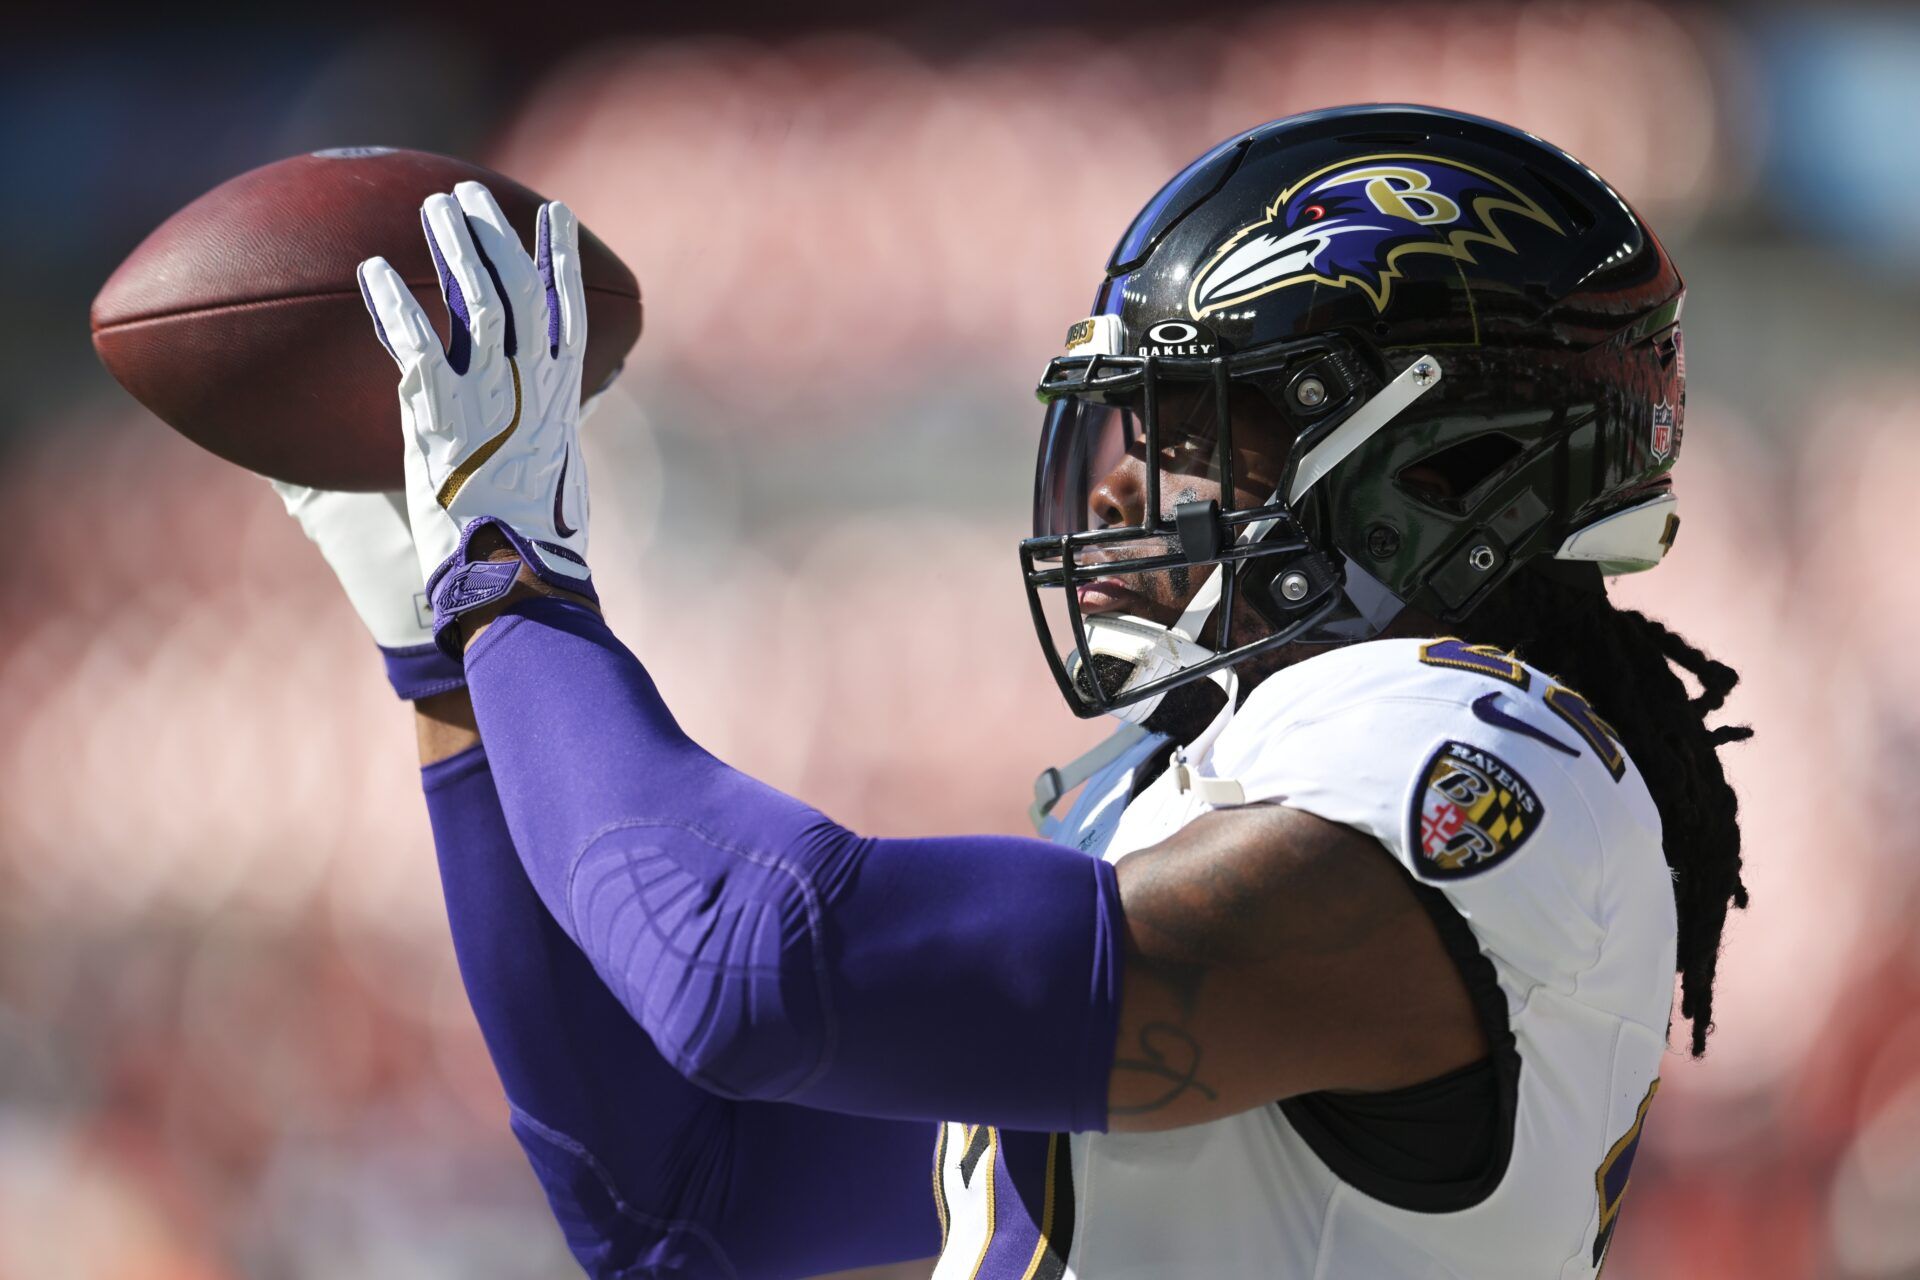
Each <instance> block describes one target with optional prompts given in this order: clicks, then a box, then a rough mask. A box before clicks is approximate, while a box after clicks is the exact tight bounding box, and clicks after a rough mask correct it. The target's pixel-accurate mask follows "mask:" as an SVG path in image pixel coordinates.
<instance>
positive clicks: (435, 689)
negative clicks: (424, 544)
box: [273, 480, 467, 701]
mask: <svg viewBox="0 0 1920 1280" xmlns="http://www.w3.org/2000/svg"><path fill="white" fill-rule="evenodd" d="M273 491H274V492H275V493H277V494H279V495H280V500H281V501H282V502H284V503H285V504H286V506H287V514H288V515H290V516H292V517H293V518H294V519H295V520H298V521H299V522H300V527H301V529H303V530H305V532H306V535H307V537H308V538H309V539H311V540H312V541H313V544H314V545H315V546H317V547H319V548H320V554H321V555H323V556H325V557H326V560H327V564H328V565H329V566H331V567H332V569H333V573H334V576H335V577H336V578H338V579H340V585H341V586H342V587H343V588H345V589H346V593H347V600H348V601H349V602H350V603H351V604H352V605H353V611H354V612H355V613H357V614H359V615H360V621H361V623H362V624H364V625H365V626H366V628H367V630H368V631H369V632H371V633H372V635H373V641H374V643H375V644H377V645H379V646H380V654H381V656H382V657H383V658H385V659H386V662H387V680H388V681H389V682H390V683H391V684H392V685H393V691H394V692H395V693H397V694H399V695H400V696H401V697H402V698H405V699H408V700H409V701H411V700H414V699H418V698H426V697H430V696H432V695H433V694H436V693H448V692H451V691H452V690H454V689H458V688H461V687H463V686H464V685H465V684H466V682H467V675H466V670H465V668H463V667H462V666H461V664H460V662H459V661H458V660H457V659H450V658H448V657H447V656H446V655H445V654H443V653H441V652H440V650H439V648H438V647H436V646H435V645H434V643H433V610H432V608H430V607H429V606H428V604H427V593H426V584H425V583H424V581H423V580H422V578H421V575H420V559H419V557H418V556H417V555H416V554H415V553H414V549H413V533H412V531H411V530H410V529H409V528H408V527H407V504H406V495H405V494H400V493H334V492H332V491H330V490H326V489H309V488H306V487H305V486H303V485H297V484H284V483H282V482H281V481H278V480H276V481H274V482H273Z"/></svg>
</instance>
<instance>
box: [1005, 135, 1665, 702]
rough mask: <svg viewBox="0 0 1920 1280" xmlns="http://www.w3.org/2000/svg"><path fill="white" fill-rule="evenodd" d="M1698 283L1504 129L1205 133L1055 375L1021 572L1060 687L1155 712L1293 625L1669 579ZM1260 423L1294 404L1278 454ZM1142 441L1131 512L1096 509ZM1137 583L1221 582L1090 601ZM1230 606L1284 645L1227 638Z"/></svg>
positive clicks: (1622, 205) (1448, 611) (1366, 623)
mask: <svg viewBox="0 0 1920 1280" xmlns="http://www.w3.org/2000/svg"><path fill="white" fill-rule="evenodd" d="M1683 295H1684V288H1683V286H1682V284H1681V282H1680V276H1679V274H1678V273H1677V272H1676V271H1675V270H1674V267H1673V263H1672V262H1671V261H1670V260H1669V259H1668V257H1667V254H1666V251H1665V250H1664V249H1662V248H1661V246H1660V242H1659V241H1658V240H1657V239H1655V237H1654V235H1653V232H1652V231H1651V230H1649V229H1648V228H1647V226H1646V224H1645V223H1644V222H1642V221H1641V219H1640V217H1639V216H1638V215H1637V214H1636V213H1634V211H1633V210H1632V209H1631V208H1630V207H1628V205H1627V203H1626V202H1625V201H1624V200H1622V199H1621V198H1620V197H1619V196H1618V195H1616V194H1615V193H1614V191H1613V189H1612V188H1611V187H1609V186H1608V185H1607V184H1606V183H1605V182H1604V181H1602V180H1601V179H1600V177H1599V176H1598V175H1597V174H1595V173H1594V172H1593V171H1592V170H1590V169H1588V168H1587V167H1586V166H1584V165H1582V164H1581V163H1580V162H1579V161H1577V160H1575V159H1573V158H1572V157H1571V156H1569V155H1567V154H1566V153H1565V152H1563V151H1561V150H1559V149H1558V148H1556V147H1553V146H1551V145H1549V144H1548V143H1545V142H1543V141H1541V140H1540V139H1538V138H1536V137H1533V136H1532V135H1531V134H1527V133H1523V132H1521V131H1520V130H1518V129H1513V128H1510V127H1508V126H1506V125H1503V124H1498V123H1496V122H1494V121H1491V120H1484V119H1480V118H1479V117H1476V116H1469V115H1462V114H1460V113H1458V112H1453V111H1442V110H1437V109H1434V108H1431V107H1415V106H1357V107H1340V108H1336V109H1333V110H1327V111H1316V112H1311V113H1308V114H1306V115H1299V116H1291V117H1288V118H1287V119H1284V120H1276V121H1274V122H1272V123H1271V124H1265V125H1262V126H1260V127H1259V128H1257V129H1253V130H1251V131H1249V132H1247V133H1243V134H1241V135H1239V136H1238V137H1235V138H1231V139H1229V140H1228V141H1226V142H1223V143H1221V144H1220V145H1219V146H1217V147H1215V148H1213V149H1212V150H1211V151H1209V152H1207V153H1206V154H1205V155H1203V156H1201V157H1200V158H1199V159H1198V160H1196V161H1194V162H1193V163H1192V164H1190V165H1188V166H1187V168H1186V169H1185V170H1183V171H1182V172H1181V173H1180V174H1179V175H1178V176H1176V177H1175V178H1174V179H1173V181H1171V182H1170V183H1168V184H1167V185H1166V187H1165V188H1163V189H1162V190H1161V191H1160V193H1159V194H1158V195H1156V196H1154V198H1153V199H1152V200H1151V201H1149V202H1148V204H1147V206H1146V208H1144V209H1142V210H1141V211H1140V214H1139V216H1138V217H1136V218H1135V219H1134V221H1133V225H1132V226H1131V227H1129V228H1128V229H1127V233H1126V235H1124V236H1123V237H1122V238H1121V240H1120V244H1119V247H1118V248H1117V249H1115V250H1114V253H1113V257H1112V259H1111V260H1110V261H1109V262H1108V264H1107V272H1106V279H1105V280H1104V281H1103V282H1102V284H1101V286H1100V291H1099V294H1098V296H1097V297H1096V299H1095V301H1094V307H1093V312H1094V314H1093V315H1092V316H1091V317H1089V318H1088V319H1085V320H1082V321H1080V322H1079V323H1077V324H1075V325H1074V326H1073V327H1072V328H1071V329H1070V330H1069V331H1068V335H1067V354H1066V355H1064V356H1062V357H1059V358H1057V359H1055V360H1053V361H1052V362H1051V363H1050V364H1049V365H1048V367H1047V372H1046V376H1045V378H1044V380H1043V381H1042V382H1041V384H1040V388H1039V395H1040V398H1041V400H1042V401H1043V402H1044V403H1045V404H1046V405H1047V406H1048V410H1047V418H1046V424H1045V428H1044V431H1043V434H1042V437H1041V443H1040V458H1039V470H1038V476H1037V481H1036V486H1035V502H1034V536H1033V537H1032V538H1030V539H1028V540H1026V541H1025V542H1023V543H1022V545H1021V563H1022V568H1023V570H1024V571H1025V575H1026V582H1027V593H1028V598H1029V603H1030V604H1031V606H1032V609H1033V616H1034V622H1035V625H1036V626H1037V627H1038V629H1039V631H1040V637H1041V642H1042V645H1043V646H1044V647H1045V649H1046V652H1047V656H1048V660H1049V662H1050V663H1051V665H1052V667H1053V671H1054V675H1055V678H1056V679H1057V680H1058V681H1059V684H1060V688H1061V691H1062V693H1064V694H1065V695H1066V697H1067V700H1068V702H1069V703H1070V704H1072V706H1073V707H1074V709H1075V711H1076V712H1078V713H1079V714H1081V715H1093V714H1095V713H1097V712H1102V711H1109V712H1115V713H1117V714H1121V715H1123V716H1125V718H1128V719H1135V720H1138V719H1144V718H1145V715H1146V714H1147V712H1148V711H1150V710H1151V708H1152V706H1153V705H1155V704H1156V703H1157V702H1158V700H1159V697H1160V695H1162V694H1164V693H1165V692H1166V690H1168V689H1170V688H1172V687H1174V686H1175V685H1178V684H1183V683H1185V682H1187V681H1190V680H1193V679H1196V678H1199V677H1201V676H1205V675H1215V678H1216V679H1224V678H1225V677H1224V675H1223V673H1224V672H1225V671H1226V670H1227V669H1229V668H1231V667H1232V666H1233V665H1234V664H1236V663H1238V662H1240V661H1242V660H1244V659H1245V658H1247V657H1249V656H1251V655H1253V654H1256V653H1259V652H1263V651H1265V650H1268V649H1271V648H1274V647H1276V646H1278V645H1281V644H1287V643H1301V642H1309V643H1311V642H1322V643H1347V642H1351V641H1355V640H1364V639H1368V638H1370V637H1372V636H1376V635H1378V634H1380V633H1381V631H1383V630H1384V629H1385V628H1386V627H1387V625H1388V624H1389V623H1391V622H1392V620H1393V618H1394V617H1395V616H1396V615H1398V614H1399V613H1400V612H1401V611H1402V610H1403V609H1405V608H1408V607H1412V608H1416V609H1419V610H1421V611H1423V612H1425V613H1427V614H1430V615H1432V616H1434V617H1436V618H1438V619H1440V620H1441V621H1443V622H1454V621H1458V620H1459V619H1461V618H1463V617H1465V616H1466V615H1467V614H1469V613H1470V612H1471V611H1472V610H1473V608H1474V606H1475V605H1476V604H1477V603H1478V602H1480V601H1481V600H1483V599H1485V598H1486V596H1487V593H1488V592H1490V591H1492V590H1493V589H1494V588H1495V587H1496V586H1497V585H1498V584H1499V583H1500V582H1501V581H1503V580H1504V579H1505V578H1506V577H1507V576H1508V575H1509V574H1511V573H1512V572H1513V571H1514V570H1515V569H1516V568H1517V567H1519V566H1520V565H1521V564H1523V563H1525V562H1527V561H1529V560H1535V559H1542V560H1545V559H1548V558H1552V559H1558V560H1561V561H1576V562H1586V563H1587V564H1589V565H1597V566H1598V569H1599V571H1600V572H1605V573H1621V572H1630V571H1634V570H1638V569H1646V568H1651V567H1652V566H1653V565H1655V564H1657V563H1658V562H1659V560H1660V558H1661V556H1662V555H1664V554H1665V552H1666V550H1667V548H1668V547H1669V546H1670V545H1671V543H1672V540H1673V535H1674V532H1675V530H1676V529H1677V527H1678V520H1677V519H1676V518H1675V516H1674V499H1673V495H1672V492H1671V486H1670V482H1669V479H1668V472H1669V471H1670V469H1671V467H1672V465H1673V461H1674V458H1675V456H1676V455H1677V454H1678V453H1679V449H1680V430H1681V421H1682V417H1683V412H1684V408H1685V365H1684V360H1683V357H1682V352H1681V343H1680V331H1679V329H1678V327H1677V321H1678V320H1679V317H1680V306H1681V300H1682V297H1683ZM1250 413H1251V414H1253V415H1257V416H1261V417H1263V418H1264V420H1265V421H1266V422H1268V423H1274V422H1275V416H1276V415H1277V430H1271V431H1269V432H1268V434H1269V436H1270V437H1271V438H1272V439H1274V440H1278V441H1281V442H1282V443H1281V444H1280V445H1279V446H1278V447H1277V448H1275V449H1273V450H1271V451H1270V452H1271V456H1270V457H1268V458H1266V459H1265V460H1260V459H1258V458H1257V457H1254V456H1253V455H1252V454H1251V453H1250V448H1249V441H1248V440H1247V439H1246V438H1245V436H1246V435H1248V434H1250V432H1249V431H1248V429H1247V428H1246V427H1245V425H1244V424H1245V423H1246V422H1247V421H1248V420H1249V414H1250ZM1236 421H1238V422H1240V423H1242V424H1243V439H1242V440H1241V441H1240V442H1239V443H1238V444H1236V442H1235V440H1234V426H1235V423H1236ZM1129 455H1130V456H1131V457H1132V458H1133V459H1135V460H1136V461H1137V463H1138V464H1140V465H1137V466H1135V467H1134V469H1135V470H1136V471H1138V472H1139V473H1140V478H1139V480H1138V482H1137V488H1138V494H1139V496H1140V501H1139V502H1138V503H1137V504H1136V505H1137V506H1138V510H1137V512H1134V513H1132V514H1129V515H1128V516H1125V517H1123V516H1121V514H1120V509H1119V507H1118V506H1115V505H1113V504H1110V503H1109V504H1105V505H1104V506H1103V509H1102V510H1101V511H1099V512H1096V511H1095V510H1094V509H1093V508H1094V506H1095V505H1096V495H1095V491H1096V489H1097V488H1098V487H1099V486H1100V484H1101V480H1102V477H1103V476H1105V475H1107V474H1108V472H1109V469H1110V468H1112V467H1114V466H1115V465H1116V463H1121V462H1124V459H1125V458H1126V457H1128V456H1129ZM1236 469H1237V470H1238V471H1239V474H1238V475H1236V474H1235V472H1236ZM1201 474H1204V475H1205V476H1207V478H1208V480H1209V484H1208V485H1207V486H1204V488H1205V489H1206V490H1207V496H1204V497H1201V496H1196V495H1195V494H1194V493H1192V492H1187V493H1182V491H1181V488H1180V483H1181V477H1182V476H1187V477H1191V476H1195V475H1201ZM1256 477H1257V478H1256ZM1237 491H1238V492H1242V493H1252V494H1254V495H1256V496H1254V497H1252V498H1250V499H1245V500H1236V498H1235V494H1236V492H1237ZM1214 494H1217V495H1218V497H1217V498H1216V497H1214V496H1212V495H1214ZM1223 506H1224V507H1225V508H1226V509H1223ZM1213 566H1219V567H1218V568H1215V567H1213ZM1150 572H1163V573H1185V574H1187V575H1194V576H1197V575H1199V574H1202V573H1204V574H1205V575H1206V576H1205V580H1204V581H1203V582H1201V584H1200V586H1199V587H1198V588H1197V589H1196V590H1194V591H1193V592H1192V595H1191V596H1190V597H1189V598H1188V604H1187V606H1186V608H1185V611H1184V614H1183V616H1182V617H1181V618H1180V620H1179V621H1178V622H1177V623H1173V624H1171V625H1169V624H1167V623H1165V622H1151V621H1148V620H1145V619H1142V618H1137V617H1129V616H1126V615H1125V614H1123V613H1114V612H1109V613H1104V614H1096V613H1089V612H1087V611H1086V610H1085V609H1084V608H1083V607H1082V601H1081V594H1082V593H1083V592H1084V591H1086V590H1088V589H1089V588H1090V587H1091V586H1092V584H1094V583H1096V581H1109V582H1110V581H1113V580H1115V579H1118V578H1123V577H1124V575H1129V574H1146V573H1150ZM1585 572H1586V573H1589V574H1591V575H1592V576H1593V577H1594V578H1595V580H1596V581H1597V578H1598V574H1597V573H1595V572H1594V571H1593V570H1592V569H1590V568H1589V569H1587V570H1585ZM1188 581H1191V577H1190V578H1189V579H1188ZM1236 597H1238V598H1241V599H1244V600H1245V601H1246V602H1247V603H1248V604H1250V605H1251V606H1252V607H1253V608H1254V609H1255V610H1257V611H1258V613H1259V614H1260V615H1261V616H1262V617H1263V618H1264V619H1265V620H1266V621H1267V622H1268V623H1269V624H1271V633H1270V634H1268V635H1265V636H1263V637H1262V638H1260V639H1257V640H1254V641H1252V642H1250V643H1244V644H1240V645H1238V646H1237V647H1235V646H1231V645H1230V644H1229V635H1228V632H1229V618H1230V615H1231V614H1232V612H1233V602H1234V600H1235V598H1236ZM1050 600H1051V601H1059V602H1061V603H1063V604H1064V611H1061V610H1057V609H1056V610H1052V612H1053V613H1054V614H1056V615H1057V616H1056V618H1055V619H1050V618H1049V616H1048V615H1049V612H1050V609H1049V605H1048V601H1050ZM1209 617H1213V618H1214V621H1213V623H1212V624H1211V625H1208V619H1209ZM1102 657H1105V658H1106V659H1107V660H1108V662H1107V664H1106V665H1108V666H1109V667H1111V666H1112V664H1113V661H1114V660H1115V659H1119V660H1121V663H1122V665H1121V666H1119V667H1117V668H1115V669H1116V670H1117V671H1118V672H1119V673H1120V674H1119V675H1118V676H1107V677H1103V678H1093V677H1092V673H1093V672H1095V671H1096V670H1100V669H1101V668H1100V665H1099V664H1098V663H1097V661H1096V660H1097V659H1100V658H1102ZM1123 709H1124V710H1123Z"/></svg>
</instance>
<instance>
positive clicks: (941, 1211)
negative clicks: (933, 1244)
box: [933, 1124, 947, 1253]
mask: <svg viewBox="0 0 1920 1280" xmlns="http://www.w3.org/2000/svg"><path fill="white" fill-rule="evenodd" d="M933 1211H934V1213H936V1214H938V1215H939V1217H940V1252H942V1253H945V1252H946V1251H947V1126H946V1125H944V1124H943V1125H941V1126H940V1136H939V1137H938V1138H936V1139H934V1143H933Z"/></svg>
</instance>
